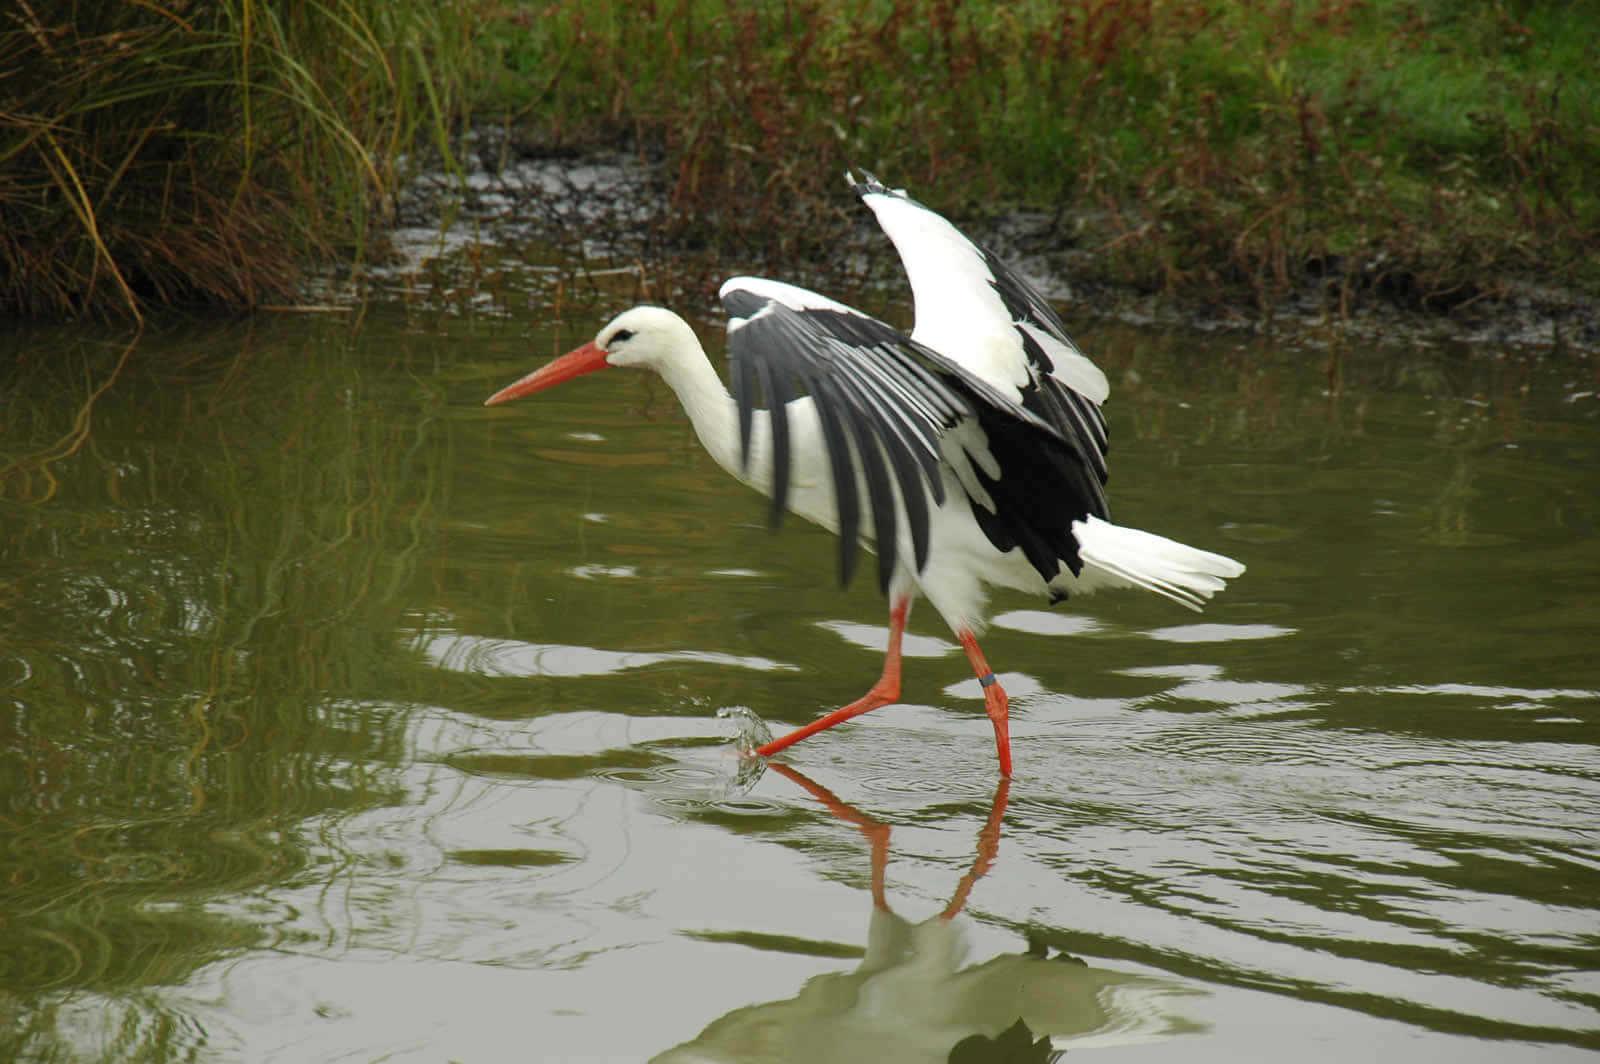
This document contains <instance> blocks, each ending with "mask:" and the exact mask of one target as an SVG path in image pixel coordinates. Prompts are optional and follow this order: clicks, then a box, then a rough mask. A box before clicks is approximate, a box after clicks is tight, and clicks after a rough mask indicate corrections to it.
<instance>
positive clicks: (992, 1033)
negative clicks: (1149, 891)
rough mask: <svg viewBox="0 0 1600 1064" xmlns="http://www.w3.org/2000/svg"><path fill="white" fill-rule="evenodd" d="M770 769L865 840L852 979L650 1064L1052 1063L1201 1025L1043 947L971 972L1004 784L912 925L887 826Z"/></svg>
mask: <svg viewBox="0 0 1600 1064" xmlns="http://www.w3.org/2000/svg"><path fill="white" fill-rule="evenodd" d="M766 767H767V768H768V769H770V770H771V771H773V772H776V773H778V774H779V775H782V776H784V777H785V778H787V779H789V780H792V781H793V782H794V783H795V784H797V785H798V786H800V787H801V788H802V789H804V790H805V791H806V792H807V793H808V794H810V795H811V796H812V797H814V798H815V799H816V800H817V801H818V802H820V803H821V804H822V805H823V807H824V808H826V809H827V810H828V811H829V812H830V813H832V814H833V815H834V816H835V817H837V818H839V819H840V820H842V821H844V822H846V823H848V824H851V825H853V826H854V827H855V828H856V830H858V831H859V832H861V834H862V836H863V837H865V838H866V840H867V843H868V846H869V848H870V853H871V858H870V859H871V873H872V875H871V888H870V893H871V898H872V909H871V916H870V918H869V920H868V924H867V942H866V947H865V950H864V952H863V955H862V957H861V961H860V963H859V964H858V965H856V967H855V968H854V969H853V970H851V971H843V972H827V973H823V974H821V975H816V976H813V977H811V978H810V979H808V980H806V982H805V984H804V985H803V986H802V987H801V988H800V991H799V993H797V994H796V995H795V996H794V997H792V998H789V999H787V1000H784V1001H772V1002H766V1003H763V1004H756V1005H748V1006H745V1007H743V1008H739V1009H735V1010H734V1011H732V1012H730V1013H728V1014H727V1015H726V1016H723V1017H722V1018H721V1019H718V1020H715V1021H714V1022H712V1023H711V1024H710V1025H709V1026H707V1027H706V1029H705V1030H703V1031H701V1032H700V1034H699V1035H698V1036H697V1037H696V1038H694V1039H692V1040H691V1041H689V1042H685V1043H684V1044H682V1045H680V1046H676V1047H674V1048H673V1049H669V1050H667V1051H666V1052H664V1053H661V1054H660V1055H658V1056H657V1057H655V1058H654V1064H690V1062H695V1064H778V1062H785V1061H794V1062H800V1061H805V1062H807V1064H816V1062H820V1061H828V1062H837V1064H912V1062H917V1064H934V1062H949V1064H990V1062H994V1064H998V1062H1001V1061H1004V1062H1005V1064H1029V1062H1045V1061H1053V1060H1055V1059H1057V1058H1058V1057H1059V1056H1060V1055H1061V1052H1062V1050H1063V1048H1064V1044H1078V1043H1080V1042H1081V1043H1082V1044H1108V1043H1120V1042H1137V1041H1146V1040H1150V1039H1152V1038H1161V1037H1167V1036H1172V1035H1176V1034H1180V1033H1187V1032H1191V1031H1196V1030H1199V1029H1200V1028H1199V1026H1198V1025H1196V1024H1194V1023H1193V1022H1192V1021H1189V1020H1185V1019H1182V1018H1179V1017H1177V1016H1174V1015H1172V1013H1171V1006H1172V1004H1173V1000H1172V999H1175V998H1177V997H1180V996H1183V995H1187V994H1192V993H1194V991H1192V990H1190V989H1188V988H1186V987H1183V986H1181V985H1179V984H1177V983H1173V982H1169V981H1167V980H1163V979H1155V978H1151V977H1148V976H1143V975H1136V974H1133V973H1127V972H1118V971H1113V970H1110V969H1105V968H1096V967H1091V966H1089V965H1087V964H1085V963H1084V962H1083V961H1081V960H1079V959H1078V958H1076V957H1071V956H1068V955H1065V954H1058V955H1056V956H1049V955H1048V951H1047V950H1046V949H1045V948H1044V947H1043V946H1042V945H1038V944H1034V943H1029V944H1028V945H1027V947H1026V948H1025V949H1024V950H1023V951H1021V952H1017V953H1004V954H1001V955H999V956H996V957H992V958H990V959H989V960H987V961H984V962H983V963H981V964H974V965H968V966H963V965H964V962H965V960H966V954H967V943H966V937H965V935H964V933H963V921H959V920H957V919H956V917H957V916H958V915H959V914H960V913H961V912H962V910H963V909H964V908H966V905H967V901H968V899H969V897H970V896H971V893H972V889H973V887H974V886H975V885H976V884H977V882H978V881H979V880H980V879H982V878H983V877H984V876H985V875H986V874H987V873H988V872H989V871H990V870H991V868H992V867H993V865H994V863H995V860H996V858H997V857H998V855H999V851H1000V838H1001V829H1002V825H1003V822H1004V820H1005V812H1006V803H1007V800H1008V798H1009V795H1010V786H1011V783H1010V780H1009V779H1007V778H1005V777H1001V778H1000V780H999V782H998V784H997V785H996V787H995V791H994V798H993V800H992V801H991V803H990V808H989V815H988V818H987V819H986V820H985V822H984V824H983V826H982V828H980V829H979V831H978V836H977V840H976V842H975V846H974V856H973V861H972V864H971V866H970V867H969V868H968V869H967V871H966V872H965V874H963V875H962V877H961V878H960V880H959V881H958V882H957V883H956V886H955V889H954V890H953V891H952V893H951V895H950V898H949V901H948V902H947V903H946V905H945V906H944V908H943V909H942V910H940V912H939V913H938V914H936V915H935V916H932V917H930V918H928V919H926V920H923V921H921V922H920V923H913V922H911V921H909V920H907V919H905V918H904V917H901V916H899V915H897V914H896V913H895V912H894V910H893V909H892V908H891V907H890V905H889V899H888V896H887V892H886V889H885V880H886V870H887V868H888V863H889V842H890V835H891V830H892V829H891V827H890V825H889V824H886V823H884V822H883V821H881V820H878V819H876V818H874V817H872V816H870V815H869V814H867V813H864V812H862V811H861V810H860V809H858V808H856V807H855V806H853V805H851V804H849V803H848V802H845V801H843V800H841V799H840V798H839V797H838V796H837V795H835V794H834V793H833V792H832V791H830V790H828V788H826V787H824V786H822V785H821V784H819V783H817V782H816V781H814V780H812V779H810V778H809V777H807V776H806V775H805V774H803V773H801V772H800V771H798V770H797V769H795V768H793V767H792V766H790V765H786V764H783V763H781V762H776V761H774V762H769V763H767V765H766Z"/></svg>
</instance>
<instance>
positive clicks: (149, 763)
mask: <svg viewBox="0 0 1600 1064" xmlns="http://www.w3.org/2000/svg"><path fill="white" fill-rule="evenodd" d="M252 332H253V329H252V327H250V326H241V327H237V328H226V329H224V330H223V331H222V332H221V333H206V332H200V333H198V334H196V335H195V336H193V337H187V338H179V339H177V341H176V342H174V338H172V337H168V338H166V342H167V343H168V345H169V346H171V347H173V348H175V349H177V350H178V351H179V352H180V354H181V353H182V352H183V351H184V349H185V348H186V347H188V348H192V349H193V350H194V351H195V352H197V353H203V354H205V355H206V356H209V355H210V354H212V353H214V352H215V351H217V350H227V349H231V348H238V349H240V351H241V353H240V354H239V355H238V356H237V357H236V358H234V359H233V360H232V361H231V362H229V363H220V364H219V363H216V362H209V361H200V360H199V359H196V360H195V361H194V362H192V363H191V364H189V365H187V366H183V365H181V361H182V360H181V358H180V359H179V360H178V361H179V363H180V365H179V368H177V369H173V368H171V367H168V368H167V369H164V370H162V371H160V373H159V374H157V373H154V372H146V371H140V372H139V373H128V372H125V374H124V376H123V379H122V380H121V381H120V382H119V383H118V386H117V389H116V391H115V392H114V393H112V394H111V395H109V396H107V397H103V398H102V399H101V401H100V402H99V403H98V405H97V407H96V409H95V412H94V418H93V422H92V427H91V428H90V430H89V431H88V433H87V434H86V435H85V436H84V438H83V439H82V441H81V445H79V446H77V447H76V449H75V450H73V451H72V453H69V454H63V455H61V456H59V458H58V459H57V460H55V461H54V462H53V463H52V464H51V467H50V468H51V473H50V475H51V476H52V477H53V478H54V480H55V489H54V491H53V492H52V493H51V494H50V496H49V498H48V501H44V502H38V503H34V504H32V505H29V504H27V503H22V502H17V501H15V496H13V498H12V499H11V500H0V506H4V507H5V511H4V512H5V514H6V521H7V524H8V525H9V526H10V533H9V535H8V536H7V537H6V539H5V541H4V542H3V544H0V603H3V605H4V610H3V612H0V645H4V646H5V647H7V648H8V649H7V651H6V652H5V653H4V654H3V655H0V675H4V676H5V678H6V680H7V682H9V683H10V684H11V686H10V688H9V692H8V701H7V704H6V706H5V708H6V709H7V710H8V711H7V712H5V713H4V714H3V716H0V748H3V749H4V751H5V757H4V758H0V793H4V794H6V795H7V796H8V797H7V799H6V800H5V805H4V807H3V808H0V840H3V841H0V847H3V848H0V882H3V883H4V884H5V892H6V896H7V900H6V905H5V909H6V911H7V913H8V918H7V919H6V920H5V921H4V922H3V923H0V990H3V991H5V992H9V993H12V994H16V995H18V1000H19V1001H21V1002H23V1003H24V1004H23V1005H22V1006H21V1010H22V1012H23V1013H24V1015H25V1018H26V1019H25V1022H23V1023H22V1024H20V1025H19V1026H18V1028H17V1031H18V1032H19V1033H17V1034H14V1035H11V1036H7V1038H6V1039H4V1040H3V1041H0V1045H6V1046H8V1048H10V1049H11V1050H13V1051H22V1052H23V1053H24V1054H26V1053H28V1052H36V1051H42V1050H44V1049H45V1048H46V1047H48V1046H50V1045H53V1044H56V1039H58V1038H60V1037H66V1036H64V1035H58V1034H57V1033H56V1032H55V1027H54V1022H55V1020H54V1018H55V1017H58V1016H60V1015H63V1013H61V1012H60V1009H61V1008H62V1007H63V1002H64V1001H69V1000H70V999H71V997H72V995H73V993H74V992H82V991H92V992H95V993H96V994H97V995H103V994H113V995H122V994H125V993H128V992H130V991H134V990H136V989H137V988H139V987H148V986H152V985H157V984H168V985H170V984H175V983H179V982H182V981H183V980H185V979H187V978H189V977H190V975H191V974H192V973H193V972H194V971H195V970H196V969H197V968H199V967H200V966H202V965H205V964H207V963H210V962H212V961H214V960H216V959H218V958H219V957H221V956H224V955H226V954H227V953H230V952H233V951H236V950H239V949H242V948H246V947H249V946H252V945H256V944H259V943H260V942H261V941H262V940H263V938H264V937H266V936H267V935H268V934H269V933H270V932H268V931H267V930H265V929H264V927H262V926H261V925H260V924H259V923H258V922H257V921H256V920H253V919H251V918H249V917H241V916H239V915H238V914H237V912H229V913H219V912H217V911H215V910H214V909H212V908H209V906H210V905H211V904H213V903H214V901H215V900H217V899H219V898H222V897H227V896H237V895H238V894H240V893H241V892H244V893H248V892H250V891H253V890H256V889H259V888H260V887H262V886H265V885H269V884H277V883H285V882H291V881H293V880H295V879H297V878H304V877H306V876H308V875H309V876H313V877H317V878H320V877H321V876H322V875H324V874H325V873H324V872H322V871H319V870H317V869H318V868H319V866H318V865H317V863H316V862H317V858H315V857H314V854H313V848H314V847H319V846H326V845H327V841H326V839H325V838H322V839H319V838H317V837H316V836H314V835H313V834H311V833H308V832H307V830H306V825H307V824H308V822H318V821H325V820H326V819H327V818H329V817H333V818H337V817H340V816H344V815H348V814H350V813H353V812H355V811H359V810H362V809H367V808H371V807H373V806H375V805H381V804H386V803H393V802H396V801H398V800H399V799H400V797H401V795H402V793H403V792H402V791H401V789H400V787H399V785H398V784H397V783H396V782H395V781H394V779H393V778H392V766H393V765H394V764H395V763H396V762H397V761H398V760H399V759H400V758H401V757H402V756H403V753H404V742H405V724H406V716H405V714H404V713H403V712H402V711H400V710H399V709H397V708H396V707H395V704H396V703H403V702H404V701H405V700H406V699H405V695H404V692H403V691H399V692H397V691H396V690H395V688H396V686H397V684H396V680H397V678H403V677H405V676H406V675H407V671H406V670H405V669H404V668H403V665H404V664H405V662H404V661H402V660H399V659H400V658H401V656H402V655H401V653H397V651H396V648H397V647H398V646H399V642H398V641H397V640H396V639H395V638H394V632H395V631H396V629H397V627H398V626H399V625H400V623H401V619H402V617H403V614H404V611H405V609H406V603H405V601H404V597H403V596H404V591H405V589H406V588H407V586H408V583H409V579H410V577H411V575H412V573H413V570H414V568H415V564H416V557H417V552H418V550H419V548H421V547H423V546H425V545H426V544H428V543H429V542H431V540H432V539H433V537H434V536H435V534H436V533H435V521H436V518H437V509H436V506H437V503H438V501H439V496H440V494H441V491H442V488H441V485H440V480H439V477H440V470H441V466H442V464H443V462H444V453H443V449H442V448H441V447H440V446H439V443H440V439H439V436H438V434H437V432H436V431H435V430H434V427H433V418H434V412H433V411H434V407H435V406H436V404H437V397H436V396H433V395H430V394H426V393H424V394H422V395H421V396H420V397H419V398H418V399H416V400H414V401H413V402H412V403H411V404H410V406H409V408H408V410H409V412H408V413H407V414H405V415H404V416H400V417H397V416H395V415H393V414H392V413H389V412H388V411H384V412H383V413H382V415H381V416H380V412H379V409H378V403H377V400H376V397H375V396H374V394H373V385H372V383H371V379H369V378H368V377H365V376H363V375H362V374H361V372H360V371H359V369H358V367H356V366H355V365H354V364H353V363H352V362H350V361H349V360H348V350H349V349H348V346H347V344H346V343H345V342H344V341H343V338H342V337H340V336H338V335H332V336H329V335H322V336H319V337H318V338H317V339H315V340H311V341H301V342H299V343H293V342H292V341H291V343H290V344H289V345H285V344H284V342H283V338H282V337H276V338H269V339H270V340H271V341H272V342H268V343H261V342H258V341H257V339H256V337H255V336H253V335H252ZM278 346H292V347H293V348H294V349H293V350H292V351H290V352H282V353H280V352H277V351H276V350H275V347H278ZM63 355H64V357H63V358H60V359H39V360H36V361H37V362H39V363H46V362H48V363H53V364H54V365H55V366H57V367H59V366H62V365H72V364H74V363H81V362H87V363H89V364H91V365H101V367H102V368H101V370H100V371H101V372H103V363H104V359H105V358H106V357H115V355H116V352H115V351H112V352H111V353H110V356H107V355H106V354H105V353H104V352H101V351H97V350H94V349H93V346H92V345H91V344H89V343H79V344H78V345H77V349H76V350H72V351H69V352H63ZM151 361H154V360H151ZM29 372H30V373H34V374H36V376H34V377H28V378H24V379H21V380H18V381H15V382H13V386H12V387H8V389H7V392H8V394H9V395H10V397H11V398H10V402H9V403H7V404H6V406H7V408H8V409H7V410H6V411H5V414H6V419H5V426H6V433H7V437H6V438H5V439H4V441H3V443H0V449H3V451H4V452H5V453H7V454H22V455H25V454H30V453H34V454H37V453H39V452H40V451H42V450H44V449H45V448H46V447H48V446H50V445H52V444H53V443H54V442H55V441H57V440H60V439H62V438H63V437H64V436H65V435H66V433H67V428H66V427H67V426H70V422H71V419H72V418H73V416H74V411H76V410H77V409H79V406H78V404H77V403H76V402H75V401H74V400H73V399H65V400H62V399H61V398H59V397H60V396H62V395H67V396H70V395H72V394H74V392H75V391H80V389H75V388H72V387H61V384H62V382H61V381H60V380H59V378H58V379H55V380H51V379H49V378H43V379H41V377H40V376H39V375H41V374H46V373H52V374H59V373H62V372H63V371H62V370H60V369H59V368H57V369H40V368H38V367H35V368H34V369H31V370H30V371H29ZM386 379H392V375H391V376H390V377H389V378H386ZM24 410H26V411H28V413H26V414H23V415H22V416H17V417H13V416H12V415H13V414H22V412H23V411H24ZM35 468H37V466H36V467H35ZM31 483H32V484H37V483H38V481H37V479H34V480H33V481H31ZM17 484H18V481H17V480H15V479H13V480H11V481H9V482H8V483H7V487H9V488H12V489H15V488H16V485H17ZM17 494H18V495H21V496H23V497H24V498H26V497H28V496H30V495H36V494H38V493H36V492H34V491H33V490H32V489H31V487H30V482H29V481H27V480H26V479H24V481H23V482H22V490H20V491H17ZM342 863H344V862H343V861H342V860H336V861H335V862H334V864H335V865H338V864H342ZM320 867H326V863H325V862H324V864H323V865H322V866H320ZM40 992H43V993H42V994H41V993H40ZM68 1007H69V1008H70V1006H68ZM129 1007H130V1010H131V1011H130V1015H131V1012H132V1011H139V1010H138V1009H135V1008H134V1007H133V1006H132V1005H130V1006H129ZM130 1022H131V1021H130ZM136 1026H137V1027H139V1029H140V1030H141V1031H143V1032H144V1033H142V1034H141V1035H140V1036H139V1037H140V1040H141V1044H142V1045H143V1047H144V1048H145V1049H146V1050H148V1049H152V1048H153V1047H154V1046H155V1045H157V1043H159V1042H160V1041H161V1040H162V1039H164V1038H166V1037H167V1035H164V1034H162V1031H163V1030H164V1028H163V1021H160V1020H159V1019H149V1018H146V1019H145V1020H141V1021H140V1022H139V1023H138V1024H136ZM185 1037H188V1036H187V1035H186V1036H185ZM114 1055H116V1056H118V1057H119V1058H122V1057H123V1055H124V1054H122V1053H120V1052H119V1053H117V1054H114ZM127 1055H128V1056H136V1055H137V1053H134V1052H130V1053H129V1054H127Z"/></svg>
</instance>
